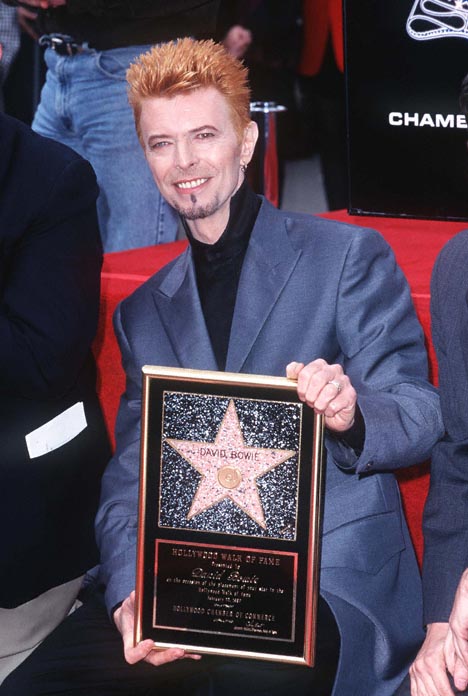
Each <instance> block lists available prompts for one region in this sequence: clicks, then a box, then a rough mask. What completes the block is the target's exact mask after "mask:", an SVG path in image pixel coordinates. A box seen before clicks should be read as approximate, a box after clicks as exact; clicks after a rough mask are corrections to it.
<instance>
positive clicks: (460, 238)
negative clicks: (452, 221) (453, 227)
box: [435, 229, 468, 272]
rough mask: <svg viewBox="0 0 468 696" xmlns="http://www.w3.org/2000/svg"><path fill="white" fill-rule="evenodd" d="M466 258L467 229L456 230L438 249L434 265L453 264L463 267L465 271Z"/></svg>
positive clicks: (467, 245)
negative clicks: (456, 232)
mask: <svg viewBox="0 0 468 696" xmlns="http://www.w3.org/2000/svg"><path fill="white" fill-rule="evenodd" d="M467 259H468V229H466V230H462V231H461V232H458V234H456V235H455V236H454V237H452V238H451V239H449V241H448V242H446V243H445V244H444V246H443V247H442V249H441V250H440V252H439V254H438V256H437V259H436V264H435V265H436V267H439V268H441V267H446V266H455V267H457V266H458V267H459V268H460V269H461V268H464V269H465V272H466V262H467Z"/></svg>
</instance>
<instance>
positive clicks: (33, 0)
mask: <svg viewBox="0 0 468 696" xmlns="http://www.w3.org/2000/svg"><path fill="white" fill-rule="evenodd" d="M20 2H21V4H22V5H29V6H30V7H38V8H40V9H41V10H47V9H48V8H49V7H59V6H60V5H66V4H67V0H20Z"/></svg>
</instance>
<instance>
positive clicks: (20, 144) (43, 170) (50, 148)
mask: <svg viewBox="0 0 468 696" xmlns="http://www.w3.org/2000/svg"><path fill="white" fill-rule="evenodd" d="M0 146H1V148H0V149H1V152H2V162H3V165H4V166H3V167H0V176H1V173H2V169H4V168H5V169H6V167H11V166H12V165H16V167H22V168H24V170H25V172H24V173H25V175H27V172H29V173H30V174H31V175H34V176H37V175H38V173H40V179H39V181H38V183H40V181H47V180H48V179H50V178H53V177H54V176H56V175H57V173H60V172H64V171H65V170H66V169H67V168H68V167H69V166H70V165H74V164H75V165H78V168H79V170H80V174H81V175H85V174H89V175H90V176H91V177H92V178H93V179H94V175H93V170H92V167H91V165H90V164H89V162H87V161H86V160H85V159H83V157H81V155H79V154H78V153H77V152H75V151H74V150H72V149H71V148H70V147H67V146H66V145H63V144H62V143H59V142H57V141H56V140H52V139H51V138H46V137H44V136H42V135H39V134H38V133H35V132H34V131H33V130H32V129H31V128H30V127H29V126H28V125H26V124H25V123H22V122H21V121H18V120H17V119H15V118H12V117H11V116H7V115H6V114H1V115H0ZM26 165H27V167H26Z"/></svg>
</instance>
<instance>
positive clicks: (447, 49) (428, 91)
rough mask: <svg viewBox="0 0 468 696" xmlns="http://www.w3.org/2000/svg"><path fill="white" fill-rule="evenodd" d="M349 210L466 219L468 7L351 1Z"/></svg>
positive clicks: (464, 1)
mask: <svg viewBox="0 0 468 696" xmlns="http://www.w3.org/2000/svg"><path fill="white" fill-rule="evenodd" d="M345 43H346V80H347V100H348V143H349V188H350V198H349V203H350V205H349V209H350V212H351V213H353V214H366V213H369V214H372V215H378V214H383V215H391V216H399V215H408V216H411V217H422V218H443V219H453V220H465V219H468V151H467V140H468V130H467V120H466V118H465V116H463V115H462V113H461V111H460V107H459V103H458V98H459V92H460V85H461V82H462V80H463V78H464V77H465V75H467V74H468V0H416V1H415V0H396V1H395V0H393V1H390V2H389V0H345Z"/></svg>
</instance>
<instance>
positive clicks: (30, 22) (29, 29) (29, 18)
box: [16, 7, 39, 41]
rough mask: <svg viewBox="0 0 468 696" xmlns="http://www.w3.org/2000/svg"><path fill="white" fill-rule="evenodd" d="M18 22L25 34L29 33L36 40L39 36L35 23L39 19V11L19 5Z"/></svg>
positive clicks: (17, 11)
mask: <svg viewBox="0 0 468 696" xmlns="http://www.w3.org/2000/svg"><path fill="white" fill-rule="evenodd" d="M16 14H17V17H18V24H19V25H20V28H21V29H22V31H24V33H25V34H28V35H29V36H30V37H31V38H32V39H34V40H35V41H36V40H37V39H38V38H39V34H38V33H37V31H36V29H35V27H34V23H35V21H36V19H37V12H34V11H32V10H27V9H26V8H25V7H18V9H17V10H16Z"/></svg>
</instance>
